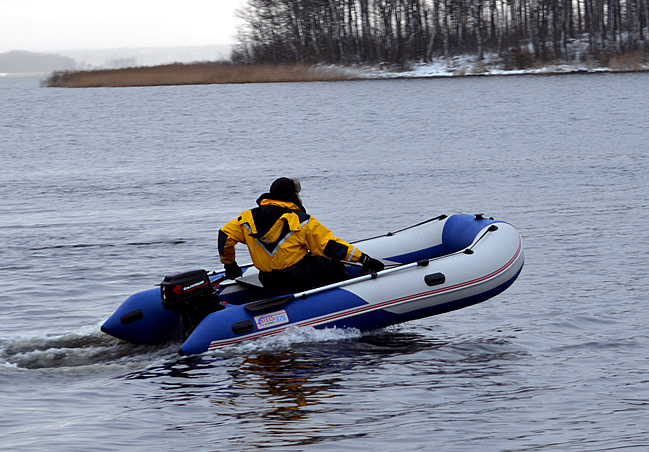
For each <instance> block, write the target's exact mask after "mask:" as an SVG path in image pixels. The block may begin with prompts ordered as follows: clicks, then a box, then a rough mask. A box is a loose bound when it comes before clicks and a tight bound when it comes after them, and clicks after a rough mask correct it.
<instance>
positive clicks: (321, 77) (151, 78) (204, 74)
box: [44, 62, 358, 88]
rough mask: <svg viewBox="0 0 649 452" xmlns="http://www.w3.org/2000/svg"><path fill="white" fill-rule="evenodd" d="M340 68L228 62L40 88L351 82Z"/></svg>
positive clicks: (102, 75) (86, 77)
mask: <svg viewBox="0 0 649 452" xmlns="http://www.w3.org/2000/svg"><path fill="white" fill-rule="evenodd" d="M354 78H358V77H356V76H353V75H350V74H349V73H347V72H346V71H344V69H341V68H329V67H322V66H306V65H298V64H291V65H271V64H257V65H238V64H232V63H228V62H214V63H190V64H182V63H174V64H167V65H162V66H146V67H135V68H125V69H102V70H89V71H57V72H54V73H53V74H52V75H51V76H50V77H49V78H48V79H47V80H45V82H44V85H45V86H48V87H60V88H91V87H125V86H161V85H205V84H219V83H272V82H300V81H302V82H312V81H334V80H351V79H354Z"/></svg>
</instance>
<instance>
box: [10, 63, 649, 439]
mask: <svg viewBox="0 0 649 452" xmlns="http://www.w3.org/2000/svg"><path fill="white" fill-rule="evenodd" d="M39 81H40V80H39V79H38V78H34V77H0V105H1V106H2V110H1V111H2V113H1V115H0V159H1V160H0V161H1V165H0V190H1V193H2V194H1V195H0V196H1V197H0V207H1V208H0V241H1V247H0V283H1V284H2V287H3V289H2V291H1V292H0V381H1V382H2V384H1V385H0V449H6V450H12V451H35V450H61V451H63V450H65V451H88V450H95V451H100V450H107V451H113V450H121V449H128V450H132V451H150V450H169V451H185V450H193V451H221V450H237V451H239V450H241V451H243V450H260V449H269V450H326V451H331V450H341V451H353V450H358V451H365V450H391V451H403V450H408V451H410V450H422V451H429V450H439V451H476V450H481V451H531V450H534V451H539V450H541V451H550V450H552V451H559V450H560V451H603V450H606V451H610V450H625V451H629V450H638V451H644V450H647V449H648V448H649V423H648V422H647V418H648V416H649V356H648V352H647V351H648V350H649V328H648V327H647V322H648V321H649V306H648V303H649V296H648V295H647V293H648V290H647V288H648V285H647V276H648V274H649V272H648V269H649V258H648V256H647V251H648V248H647V243H648V242H649V232H647V231H648V229H647V227H646V225H647V224H648V223H649V202H648V193H649V176H648V175H649V96H648V95H647V86H648V84H649V74H647V73H639V74H602V75H569V76H543V77H537V76H524V77H492V78H489V77H480V78H450V79H417V80H383V81H367V82H336V83H309V84H268V85H228V86H219V85H212V86H179V87H150V88H126V89H84V90H75V89H51V88H39V86H38V83H39ZM279 176H289V177H293V176H296V177H299V178H301V181H302V186H303V192H302V195H303V196H302V197H303V200H304V203H305V206H306V208H307V210H308V211H309V212H310V213H311V214H312V215H314V216H315V217H316V218H318V220H320V221H321V222H323V223H324V224H325V225H327V226H329V227H330V228H331V229H332V230H333V231H334V232H335V233H336V234H337V235H339V236H340V237H343V238H345V239H347V240H356V239H360V238H363V237H369V236H374V235H377V234H382V233H386V232H388V231H391V230H396V229H399V228H401V227H405V226H408V225H411V224H414V223H417V222H419V221H422V220H425V219H427V218H430V217H434V216H437V215H439V214H443V213H444V214H451V213H456V212H466V213H478V212H484V213H485V214H487V215H490V216H494V217H495V218H497V219H502V220H505V221H508V222H510V223H512V224H513V225H514V226H516V228H517V229H518V230H519V231H520V232H521V234H522V235H523V237H524V243H525V253H526V259H527V260H526V265H525V268H524V269H523V272H522V274H521V276H520V277H519V279H518V280H517V281H516V283H515V284H514V285H513V286H512V287H510V288H509V289H508V290H507V291H506V292H504V293H503V294H501V295H499V296H498V297H496V298H493V299H491V300H489V301H487V302H484V303H481V304H478V305H476V306H472V307H470V308H466V309H462V310H459V311H455V312H453V313H448V314H444V315H440V316H436V317H430V318H427V319H423V320H419V321H416V322H411V323H408V324H405V325H401V326H398V327H393V328H390V329H387V330H380V331H376V332H373V333H371V334H370V333H366V334H361V333H359V332H357V331H310V330H305V331H293V332H290V333H287V334H285V335H283V336H281V337H278V338H274V339H268V340H262V341H259V342H254V343H249V344H245V345H241V346H237V347H233V348H231V349H227V350H221V351H219V352H215V353H207V354H204V355H201V356H192V357H185V358H181V357H179V356H177V355H176V350H177V348H178V344H169V345H164V346H159V347H143V346H132V345H128V344H124V343H120V342H119V341H117V340H115V339H113V338H111V337H107V336H105V335H103V334H102V333H101V332H100V331H99V326H100V325H101V323H103V321H104V320H105V319H106V318H107V317H108V316H109V315H110V314H111V313H112V312H113V311H114V310H115V309H116V308H117V307H118V306H119V304H120V303H121V302H122V301H123V300H124V299H125V298H126V297H127V296H128V295H130V294H132V293H134V292H136V291H139V290H144V289H148V288H150V287H152V286H153V285H154V284H157V283H159V282H160V281H161V280H162V278H163V277H164V276H165V275H166V274H171V273H177V272H180V271H184V270H189V269H195V268H207V269H210V270H211V269H218V268H220V265H219V263H218V257H217V251H216V235H217V231H218V229H219V227H220V226H221V225H222V224H224V223H225V222H227V221H229V220H230V219H232V218H233V217H234V216H236V215H238V214H239V213H240V211H242V210H244V209H247V208H249V207H252V206H253V205H254V201H255V199H256V198H257V196H258V195H259V194H260V193H262V192H264V191H266V190H267V188H268V186H269V185H270V183H271V182H272V181H273V180H274V179H275V178H276V177H279ZM239 261H240V262H241V263H243V262H245V261H246V260H245V258H244V257H241V258H240V259H239Z"/></svg>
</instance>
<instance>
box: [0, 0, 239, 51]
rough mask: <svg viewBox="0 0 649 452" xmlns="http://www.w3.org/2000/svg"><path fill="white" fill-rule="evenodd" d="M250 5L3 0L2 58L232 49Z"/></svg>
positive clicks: (235, 0) (198, 0)
mask: <svg viewBox="0 0 649 452" xmlns="http://www.w3.org/2000/svg"><path fill="white" fill-rule="evenodd" d="M245 3H246V2H245V0H181V1H178V0H176V1H164V0H157V1H153V0H108V1H104V0H100V1H93V0H1V1H0V53H1V52H7V51H9V50H29V51H34V52H43V51H54V50H68V49H108V48H118V47H175V46H193V45H214V44H231V43H233V42H234V35H235V33H236V18H235V14H234V12H235V10H236V9H237V8H240V7H241V6H242V5H245Z"/></svg>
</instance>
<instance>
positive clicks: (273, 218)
mask: <svg viewBox="0 0 649 452" xmlns="http://www.w3.org/2000/svg"><path fill="white" fill-rule="evenodd" d="M299 192H300V183H299V181H298V180H297V179H289V178H286V177H281V178H279V179H277V180H276V181H275V182H273V184H272V185H271V186H270V192H269V193H264V194H263V195H261V196H260V197H259V199H257V205H258V207H255V208H254V209H251V210H246V211H245V212H243V213H242V214H241V215H239V216H238V217H237V218H235V219H234V220H232V221H230V222H229V223H227V224H226V225H225V226H223V228H221V229H220V230H219V238H218V247H219V256H220V258H221V262H222V263H223V265H224V266H225V275H226V277H228V278H229V279H235V278H237V277H239V276H241V275H242V271H241V268H239V266H238V265H237V263H236V261H235V257H236V256H235V251H234V246H235V245H236V244H237V243H245V244H246V245H247V246H248V251H249V252H250V257H251V258H252V262H253V264H254V265H255V267H257V269H259V281H261V283H262V284H263V285H264V287H265V288H267V289H270V290H275V291H279V292H300V291H304V290H308V289H312V288H314V287H319V286H323V285H327V284H332V283H335V282H339V281H344V280H345V279H348V278H349V274H348V273H347V269H346V268H345V266H344V265H343V264H342V261H346V262H358V263H361V264H362V265H363V267H364V268H365V269H367V270H370V271H380V270H383V269H384V268H385V266H384V265H383V263H382V262H381V261H379V260H377V259H372V258H371V257H369V256H368V255H367V254H365V253H363V252H362V251H361V250H359V249H358V248H356V247H355V246H353V245H350V244H349V243H347V242H345V241H344V240H341V239H339V238H337V237H335V236H334V235H333V233H332V232H331V231H330V230H329V229H327V228H326V227H325V226H323V225H322V224H321V223H320V222H319V221H318V220H316V219H315V218H314V217H312V216H310V215H308V214H307V213H306V209H305V208H304V206H303V205H302V200H301V199H300V196H299Z"/></svg>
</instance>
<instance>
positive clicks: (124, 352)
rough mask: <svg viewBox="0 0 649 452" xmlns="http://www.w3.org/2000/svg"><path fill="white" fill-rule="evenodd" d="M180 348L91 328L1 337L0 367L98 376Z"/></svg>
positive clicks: (141, 362)
mask: <svg viewBox="0 0 649 452" xmlns="http://www.w3.org/2000/svg"><path fill="white" fill-rule="evenodd" d="M177 349H178V344H165V345H163V346H157V347H155V346H137V345H132V344H127V343H124V342H123V341H120V340H118V339H115V338H113V337H111V336H108V335H106V334H103V333H102V332H100V331H99V327H97V326H91V327H83V328H81V329H79V330H78V331H75V332H69V333H64V334H61V335H38V334H35V335H22V336H16V337H9V338H0V368H5V369H12V368H13V369H61V370H66V371H78V372H82V373H84V372H86V373H95V372H104V371H108V370H111V369H114V370H118V369H120V368H124V367H127V368H129V367H132V366H141V365H146V364H147V363H148V362H151V361H152V360H156V359H160V358H161V357H163V356H168V355H169V354H170V353H174V352H175V351H176V350H177Z"/></svg>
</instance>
